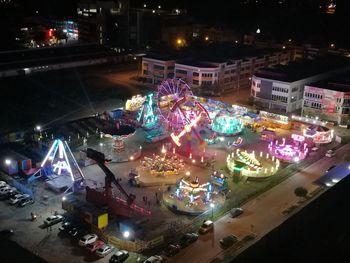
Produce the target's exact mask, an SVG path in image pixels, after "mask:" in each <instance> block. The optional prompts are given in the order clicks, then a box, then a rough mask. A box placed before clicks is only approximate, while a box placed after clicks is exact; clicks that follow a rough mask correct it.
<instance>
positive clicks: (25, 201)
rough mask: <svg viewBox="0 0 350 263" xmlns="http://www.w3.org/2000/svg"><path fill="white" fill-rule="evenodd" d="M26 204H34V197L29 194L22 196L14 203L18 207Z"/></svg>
mask: <svg viewBox="0 0 350 263" xmlns="http://www.w3.org/2000/svg"><path fill="white" fill-rule="evenodd" d="M28 204H34V199H33V198H32V197H30V196H28V197H24V198H22V199H21V200H19V201H18V202H17V203H16V205H17V206H19V207H24V206H26V205H28Z"/></svg>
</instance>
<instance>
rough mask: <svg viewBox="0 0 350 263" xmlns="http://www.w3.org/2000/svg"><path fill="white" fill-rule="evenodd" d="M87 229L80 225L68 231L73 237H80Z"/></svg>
mask: <svg viewBox="0 0 350 263" xmlns="http://www.w3.org/2000/svg"><path fill="white" fill-rule="evenodd" d="M86 232H87V231H86V229H85V228H83V227H80V226H74V227H73V228H72V229H71V230H69V231H68V234H69V235H70V236H71V237H78V236H81V235H84V234H85V233H86Z"/></svg>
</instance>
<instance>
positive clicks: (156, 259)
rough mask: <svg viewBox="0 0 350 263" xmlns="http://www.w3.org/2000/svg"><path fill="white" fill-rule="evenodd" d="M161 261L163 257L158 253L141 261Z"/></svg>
mask: <svg viewBox="0 0 350 263" xmlns="http://www.w3.org/2000/svg"><path fill="white" fill-rule="evenodd" d="M162 261H163V258H162V257H161V256H158V255H154V256H151V257H149V258H148V259H146V260H145V261H144V262H143V263H160V262H162Z"/></svg>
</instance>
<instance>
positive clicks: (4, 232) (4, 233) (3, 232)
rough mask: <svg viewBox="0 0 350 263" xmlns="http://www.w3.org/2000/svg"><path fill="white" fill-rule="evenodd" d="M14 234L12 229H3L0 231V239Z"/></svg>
mask: <svg viewBox="0 0 350 263" xmlns="http://www.w3.org/2000/svg"><path fill="white" fill-rule="evenodd" d="M14 233H15V232H14V231H13V229H3V230H1V231H0V238H9V237H11V236H12V235H13V234H14Z"/></svg>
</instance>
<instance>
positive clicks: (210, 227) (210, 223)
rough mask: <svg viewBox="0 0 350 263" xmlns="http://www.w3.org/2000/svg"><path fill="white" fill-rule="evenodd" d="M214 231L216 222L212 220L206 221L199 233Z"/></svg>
mask: <svg viewBox="0 0 350 263" xmlns="http://www.w3.org/2000/svg"><path fill="white" fill-rule="evenodd" d="M213 229H214V222H213V221H211V220H205V221H204V222H203V224H202V226H201V227H200V228H199V233H201V234H205V233H207V232H209V231H211V230H213Z"/></svg>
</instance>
